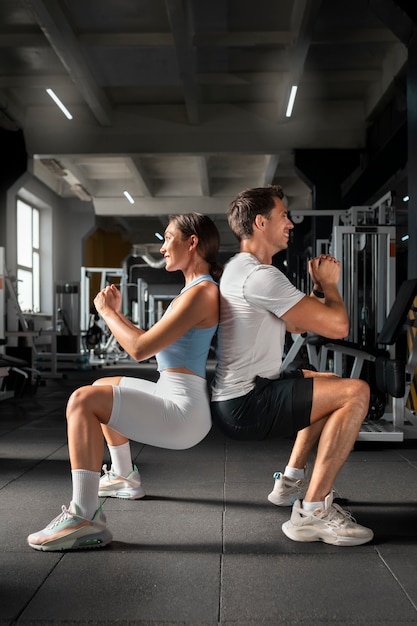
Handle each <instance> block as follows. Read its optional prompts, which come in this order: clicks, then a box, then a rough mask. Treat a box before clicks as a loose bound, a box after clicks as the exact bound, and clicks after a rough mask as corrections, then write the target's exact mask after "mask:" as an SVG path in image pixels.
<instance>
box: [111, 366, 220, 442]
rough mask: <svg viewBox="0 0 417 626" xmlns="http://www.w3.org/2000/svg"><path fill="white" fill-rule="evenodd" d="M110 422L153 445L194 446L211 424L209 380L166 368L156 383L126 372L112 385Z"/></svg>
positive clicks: (202, 437) (130, 436) (118, 429)
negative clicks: (131, 376)
mask: <svg viewBox="0 0 417 626" xmlns="http://www.w3.org/2000/svg"><path fill="white" fill-rule="evenodd" d="M107 425H108V426H109V427H110V428H112V429H113V430H115V431H117V432H118V433H120V434H122V435H124V436H125V437H128V438H129V439H133V440H134V441H139V442H141V443H145V444H148V445H150V446H156V447H158V448H168V449H171V450H185V449H186V448H191V447H192V446H195V445H196V444H197V443H199V442H200V441H201V440H202V439H204V437H205V436H206V435H207V434H208V432H209V431H210V428H211V414H210V403H209V395H208V389H207V381H206V380H205V378H201V377H200V376H193V375H192V374H177V373H176V372H165V371H164V372H161V375H160V378H159V380H158V381H157V382H156V383H154V382H151V381H149V380H142V379H141V378H130V377H125V376H124V377H123V378H122V379H121V380H120V383H119V385H114V386H113V409H112V412H111V415H110V420H109V422H108V424H107Z"/></svg>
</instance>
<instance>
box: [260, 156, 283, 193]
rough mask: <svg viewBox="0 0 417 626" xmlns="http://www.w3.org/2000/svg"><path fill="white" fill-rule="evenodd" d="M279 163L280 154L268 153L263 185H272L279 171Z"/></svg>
mask: <svg viewBox="0 0 417 626" xmlns="http://www.w3.org/2000/svg"><path fill="white" fill-rule="evenodd" d="M278 164H279V155H278V154H267V155H266V156H265V171H264V173H263V177H262V181H261V187H266V186H267V185H272V182H273V180H274V177H275V173H276V171H277V167H278Z"/></svg>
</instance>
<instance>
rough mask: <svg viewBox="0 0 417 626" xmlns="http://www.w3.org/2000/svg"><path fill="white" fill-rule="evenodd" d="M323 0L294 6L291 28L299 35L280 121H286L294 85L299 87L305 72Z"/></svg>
mask: <svg viewBox="0 0 417 626" xmlns="http://www.w3.org/2000/svg"><path fill="white" fill-rule="evenodd" d="M321 2H322V0H295V1H294V4H293V11H292V18H291V22H292V24H291V27H292V30H295V31H296V33H297V36H296V39H295V42H294V45H293V46H292V48H291V49H290V56H289V63H288V77H287V80H286V81H285V82H284V88H283V89H282V91H281V94H282V100H281V102H280V103H279V119H281V120H283V119H285V111H286V107H287V103H288V99H289V95H290V91H291V87H292V86H293V85H298V84H299V82H300V78H301V76H302V74H303V71H304V63H305V60H306V58H307V53H308V50H309V47H310V44H311V41H312V37H313V27H314V23H315V21H316V17H317V14H318V12H319V9H320V5H321Z"/></svg>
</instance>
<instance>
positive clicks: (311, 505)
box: [302, 500, 326, 511]
mask: <svg viewBox="0 0 417 626" xmlns="http://www.w3.org/2000/svg"><path fill="white" fill-rule="evenodd" d="M302 504H303V509H304V510H305V511H315V510H316V509H320V510H321V511H324V509H325V506H326V505H325V503H324V502H306V501H305V500H303V503H302Z"/></svg>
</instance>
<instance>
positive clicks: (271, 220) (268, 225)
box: [265, 198, 294, 252]
mask: <svg viewBox="0 0 417 626" xmlns="http://www.w3.org/2000/svg"><path fill="white" fill-rule="evenodd" d="M292 228H294V224H293V223H292V221H291V220H290V218H289V217H288V211H287V209H286V208H285V206H284V203H283V202H282V200H280V199H279V198H275V206H274V208H273V209H272V211H271V213H270V215H269V217H268V218H265V236H266V238H267V240H268V242H269V243H270V244H271V246H273V247H274V248H275V249H276V252H280V251H281V250H286V249H287V248H288V242H289V239H290V230H291V229H292Z"/></svg>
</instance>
